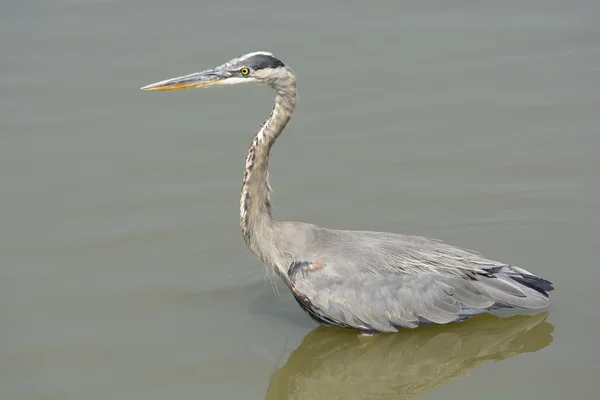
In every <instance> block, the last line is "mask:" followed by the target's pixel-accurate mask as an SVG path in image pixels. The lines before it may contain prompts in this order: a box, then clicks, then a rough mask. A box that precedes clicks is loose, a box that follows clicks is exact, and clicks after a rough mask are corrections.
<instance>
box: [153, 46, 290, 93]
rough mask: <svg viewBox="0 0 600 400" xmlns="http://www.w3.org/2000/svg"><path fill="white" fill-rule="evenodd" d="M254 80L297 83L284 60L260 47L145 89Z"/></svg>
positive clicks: (281, 86) (282, 86)
mask: <svg viewBox="0 0 600 400" xmlns="http://www.w3.org/2000/svg"><path fill="white" fill-rule="evenodd" d="M250 82H255V83H264V84H267V85H269V86H271V87H273V88H274V89H276V90H282V89H285V88H286V87H288V86H295V78H294V75H293V74H292V72H291V71H290V70H289V69H288V68H287V67H286V66H285V65H284V64H283V63H282V62H281V61H279V60H278V59H277V58H275V56H273V54H271V53H268V52H265V51H257V52H254V53H249V54H245V55H243V56H240V57H237V58H234V59H233V60H230V61H228V62H226V63H225V64H223V65H220V66H218V67H216V68H213V69H207V70H204V71H201V72H196V73H193V74H188V75H183V76H179V77H177V78H172V79H167V80H164V81H160V82H156V83H153V84H151V85H148V86H144V87H143V88H142V90H179V89H188V88H199V87H206V86H218V85H233V84H237V83H250Z"/></svg>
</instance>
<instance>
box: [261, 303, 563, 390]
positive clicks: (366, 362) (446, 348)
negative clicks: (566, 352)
mask: <svg viewBox="0 0 600 400" xmlns="http://www.w3.org/2000/svg"><path fill="white" fill-rule="evenodd" d="M547 315H548V314H547V313H541V314H537V315H534V316H529V315H518V316H513V317H510V318H500V317H497V316H494V315H484V316H479V317H476V318H473V319H469V320H468V321H465V322H463V323H461V324H454V325H442V326H428V327H422V328H419V329H416V330H412V329H408V330H407V329H405V330H404V331H403V332H402V333H401V334H397V335H379V336H375V337H371V338H364V337H360V336H357V335H355V334H352V333H350V332H348V331H345V330H339V329H334V328H327V327H320V328H317V329H315V330H314V331H312V332H311V333H309V334H308V335H307V336H306V337H305V338H304V340H303V341H302V343H301V344H300V346H299V347H298V348H297V349H296V350H295V351H293V352H292V353H291V355H290V357H289V359H288V360H287V362H286V363H285V365H283V366H282V367H281V368H280V369H279V370H278V371H276V372H275V373H274V374H273V376H272V377H271V379H270V382H269V388H268V390H267V397H266V398H267V400H276V399H277V400H280V399H325V398H327V399H335V398H339V399H375V398H376V399H411V398H413V397H414V396H420V395H424V394H426V393H427V392H429V391H431V390H433V389H435V388H437V387H439V386H441V385H443V384H445V383H448V382H450V381H452V380H453V379H455V378H457V377H460V376H465V375H468V374H469V372H470V371H471V370H472V369H474V368H477V367H479V366H481V365H482V364H483V363H485V362H486V361H489V360H504V359H507V358H510V357H515V356H518V355H520V354H523V353H531V352H535V351H538V350H540V349H543V348H544V347H546V346H548V345H549V344H550V343H551V342H552V332H553V330H554V327H553V326H552V325H551V324H550V323H548V322H546V317H547Z"/></svg>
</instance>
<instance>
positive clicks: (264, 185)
mask: <svg viewBox="0 0 600 400" xmlns="http://www.w3.org/2000/svg"><path fill="white" fill-rule="evenodd" d="M274 88H275V90H276V92H277V96H276V97H275V106H274V107H273V111H272V112H271V115H270V116H269V118H268V119H267V120H266V121H265V123H264V124H263V125H262V127H261V128H260V130H259V131H258V132H257V133H256V135H255V136H254V139H253V140H252V144H251V145H250V148H249V149H248V154H247V156H246V167H245V169H244V179H243V181H242V191H241V192H242V193H241V198H240V228H241V230H242V235H243V237H244V240H245V242H246V245H247V246H248V247H249V248H250V250H252V252H253V253H255V254H256V255H257V256H258V257H259V258H260V259H261V260H263V261H266V259H267V258H269V257H268V256H269V255H268V254H267V253H268V250H267V249H263V248H262V246H264V243H271V242H272V238H271V235H272V233H273V219H272V217H271V199H270V193H271V186H270V185H269V172H268V163H269V152H270V151H271V147H272V146H273V143H275V140H277V137H278V136H279V135H280V134H281V132H282V131H283V129H284V128H285V126H286V124H287V122H288V121H289V119H290V117H291V115H292V112H293V111H294V107H295V105H296V85H295V82H293V81H291V82H288V84H287V85H285V86H274Z"/></svg>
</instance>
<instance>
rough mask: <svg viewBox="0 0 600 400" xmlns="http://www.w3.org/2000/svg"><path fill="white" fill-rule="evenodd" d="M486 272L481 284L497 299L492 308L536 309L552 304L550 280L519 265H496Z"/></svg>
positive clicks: (552, 288)
mask: <svg viewBox="0 0 600 400" xmlns="http://www.w3.org/2000/svg"><path fill="white" fill-rule="evenodd" d="M486 272H487V274H488V275H485V277H486V278H483V279H481V280H480V285H482V288H483V289H484V290H486V292H487V293H488V294H489V295H490V296H491V297H492V298H493V299H494V300H495V301H496V302H495V304H494V305H493V306H492V307H491V309H497V308H513V307H518V308H531V309H536V308H542V307H545V306H547V305H548V304H550V301H549V294H548V292H550V291H552V290H554V287H553V286H552V283H551V282H550V281H548V280H546V279H544V278H540V277H538V276H535V275H533V274H532V273H530V272H528V271H526V270H524V269H522V268H518V267H510V266H503V267H494V268H490V269H488V270H486ZM506 287H509V288H511V290H508V289H506Z"/></svg>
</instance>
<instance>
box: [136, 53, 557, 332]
mask: <svg viewBox="0 0 600 400" xmlns="http://www.w3.org/2000/svg"><path fill="white" fill-rule="evenodd" d="M245 82H256V83H263V84H266V85H268V86H270V87H271V88H273V89H274V91H275V93H276V97H275V106H274V108H273V111H272V112H271V115H270V116H269V118H268V119H267V120H266V121H265V123H264V124H263V126H262V127H261V128H260V130H259V131H258V132H257V133H256V135H255V136H254V139H253V140H252V143H251V145H250V147H249V149H248V153H247V156H246V164H245V170H244V178H243V181H242V190H241V199H240V227H241V231H242V235H243V237H244V240H245V242H246V244H247V246H248V247H249V248H250V250H251V251H252V252H253V253H254V254H255V255H256V256H257V257H258V258H259V259H260V260H261V261H262V262H263V263H264V264H266V265H267V266H268V267H269V268H271V269H272V270H273V271H275V273H276V274H277V275H278V276H279V277H281V279H282V280H283V281H284V282H285V284H286V285H287V286H288V287H289V288H290V290H291V292H292V293H293V295H294V297H295V298H296V300H297V301H298V304H300V306H301V307H302V308H303V309H304V310H305V311H306V312H307V313H308V314H309V315H310V316H311V317H312V318H313V319H314V320H316V321H317V322H319V323H321V324H323V325H335V326H340V327H345V328H353V329H356V330H358V331H359V332H361V333H375V332H395V331H397V330H398V329H399V328H414V327H416V326H419V325H424V324H446V323H451V322H457V321H461V320H464V319H466V318H468V317H470V316H472V315H476V314H480V313H483V312H486V311H489V310H493V309H498V308H512V307H519V308H526V309H538V308H543V307H545V306H547V305H548V304H549V299H548V292H549V291H551V290H553V287H552V284H551V283H550V282H548V281H547V280H545V279H543V278H539V277H537V276H535V275H533V274H531V273H530V272H528V271H526V270H524V269H521V268H518V267H514V266H510V265H507V264H504V263H500V262H497V261H492V260H488V259H486V258H483V257H482V256H481V255H479V254H477V253H474V252H471V251H467V250H464V249H460V248H457V247H453V246H450V245H447V244H444V243H442V242H440V241H437V240H433V239H428V238H424V237H417V236H405V235H400V234H394V233H385V232H366V231H343V230H333V229H326V228H321V227H318V226H315V225H312V224H306V223H301V222H282V221H277V220H275V219H273V218H272V216H271V201H270V197H269V196H270V192H271V187H270V185H269V182H268V160H269V152H270V150H271V147H272V145H273V143H274V142H275V140H276V139H277V137H278V136H279V135H280V133H281V132H282V131H283V129H284V128H285V126H286V124H287V123H288V121H289V119H290V116H291V115H292V112H293V110H294V106H295V104H296V78H295V76H294V74H293V72H292V71H291V70H290V69H289V68H288V67H286V66H285V65H284V64H283V63H282V62H281V61H279V60H278V59H276V58H275V57H274V56H273V55H272V54H271V53H267V52H255V53H250V54H247V55H244V56H241V57H238V58H235V59H233V60H231V61H229V62H227V63H225V64H223V65H221V66H219V67H217V68H214V69H211V70H206V71H202V72H198V73H194V74H190V75H184V76H182V77H178V78H174V79H168V80H165V81H161V82H158V83H155V84H152V85H148V86H146V87H144V88H142V89H144V90H176V89H184V88H189V87H204V86H214V85H222V84H237V83H245Z"/></svg>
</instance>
